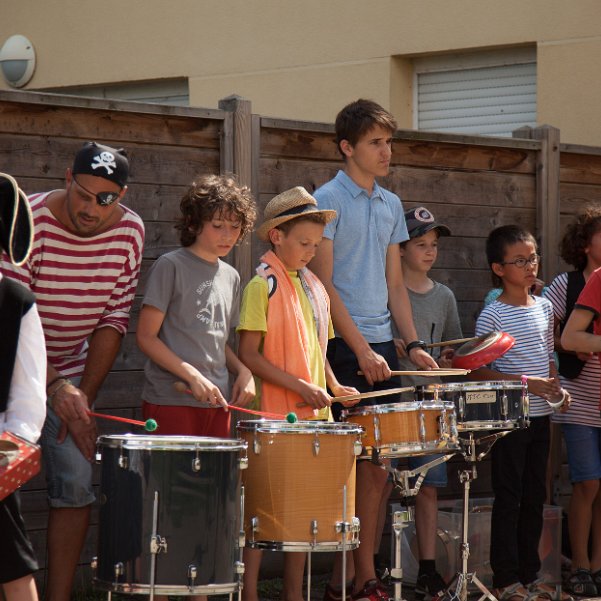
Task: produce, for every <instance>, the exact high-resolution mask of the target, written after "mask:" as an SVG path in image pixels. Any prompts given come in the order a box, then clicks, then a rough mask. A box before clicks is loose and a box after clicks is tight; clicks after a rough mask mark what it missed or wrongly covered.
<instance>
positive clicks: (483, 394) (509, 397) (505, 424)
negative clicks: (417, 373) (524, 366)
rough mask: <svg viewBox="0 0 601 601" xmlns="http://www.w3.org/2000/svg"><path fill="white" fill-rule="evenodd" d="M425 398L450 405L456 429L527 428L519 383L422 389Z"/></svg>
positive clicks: (523, 390) (458, 384)
mask: <svg viewBox="0 0 601 601" xmlns="http://www.w3.org/2000/svg"><path fill="white" fill-rule="evenodd" d="M423 394H424V396H425V397H426V398H432V399H434V400H439V399H442V400H445V401H449V402H452V403H453V404H454V406H455V411H456V413H457V429H458V430H459V431H462V430H465V431H469V430H512V429H514V428H523V427H525V426H527V425H528V401H527V398H528V396H527V389H526V387H525V386H522V384H521V382H513V381H503V380H501V381H498V382H456V383H445V384H430V385H427V386H424V387H423Z"/></svg>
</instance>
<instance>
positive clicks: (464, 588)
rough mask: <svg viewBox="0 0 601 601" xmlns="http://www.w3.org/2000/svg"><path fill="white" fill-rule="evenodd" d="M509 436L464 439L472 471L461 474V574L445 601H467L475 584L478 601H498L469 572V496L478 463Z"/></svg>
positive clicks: (501, 433) (498, 433)
mask: <svg viewBox="0 0 601 601" xmlns="http://www.w3.org/2000/svg"><path fill="white" fill-rule="evenodd" d="M506 434H509V430H504V431H501V432H496V433H495V434H490V435H489V436H484V437H482V438H479V439H474V433H473V432H470V433H469V437H468V438H467V439H465V438H462V439H461V442H462V444H463V446H464V452H463V455H464V458H465V460H466V461H467V462H468V463H471V465H472V467H471V469H467V470H462V471H460V472H459V482H461V483H462V484H463V520H462V527H463V529H462V537H461V572H458V573H457V574H456V575H455V578H453V581H452V582H451V584H450V585H449V586H448V588H447V590H446V591H445V594H444V596H443V600H444V601H467V598H468V586H469V585H470V584H471V583H473V584H475V585H476V587H477V588H478V589H479V590H480V592H481V593H482V594H481V596H480V597H479V598H478V601H483V600H484V599H490V601H497V598H496V597H495V596H494V595H493V594H492V593H491V592H490V591H489V590H488V589H487V588H486V586H485V585H484V583H483V582H482V581H481V580H480V579H479V578H478V577H477V576H476V573H475V572H468V569H467V562H468V559H469V556H470V545H469V540H468V530H469V494H470V486H471V483H472V481H473V480H475V479H476V478H477V477H478V472H477V470H476V462H477V461H481V460H482V459H483V458H484V457H485V456H486V455H487V454H488V453H489V452H490V450H491V448H492V445H493V444H494V443H495V442H496V441H497V440H498V439H499V438H502V437H503V436H505V435H506ZM476 446H484V449H483V450H482V451H481V452H480V453H477V452H476Z"/></svg>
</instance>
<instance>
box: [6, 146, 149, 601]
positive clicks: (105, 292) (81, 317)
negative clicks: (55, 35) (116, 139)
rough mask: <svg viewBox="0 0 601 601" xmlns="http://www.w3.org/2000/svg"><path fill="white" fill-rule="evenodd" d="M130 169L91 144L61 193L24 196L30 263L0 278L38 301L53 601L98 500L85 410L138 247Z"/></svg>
mask: <svg viewBox="0 0 601 601" xmlns="http://www.w3.org/2000/svg"><path fill="white" fill-rule="evenodd" d="M128 174H129V163H128V159H127V155H126V153H125V152H124V151H123V150H122V149H118V150H117V149H114V148H110V147H108V146H105V145H102V144H98V143H96V142H87V143H86V144H84V146H83V147H82V148H81V149H80V150H79V151H78V152H77V154H76V155H75V160H74V162H73V166H72V168H70V169H67V170H66V175H65V182H66V185H65V188H64V189H59V190H53V191H51V192H45V193H41V194H34V195H32V196H30V197H29V202H30V205H31V211H32V214H33V220H34V243H33V249H32V252H31V255H30V257H29V260H28V261H27V262H25V263H24V264H23V265H21V266H15V265H13V264H12V263H10V262H9V261H8V260H6V256H4V257H3V260H2V262H1V263H0V271H1V272H2V273H3V274H4V275H5V276H8V277H11V278H14V279H16V280H18V281H20V282H21V283H22V284H24V285H25V286H26V287H27V288H29V289H30V290H31V291H32V292H33V293H34V294H35V295H36V299H37V305H38V308H39V311H40V316H41V320H42V327H43V329H44V335H45V339H46V355H47V359H48V369H47V380H46V395H47V413H48V414H47V418H46V422H45V424H44V429H43V432H42V438H41V445H42V452H43V457H44V463H45V469H46V477H47V484H48V499H49V503H50V513H49V521H48V582H47V590H46V597H47V599H48V600H49V601H68V600H69V599H70V596H71V588H72V585H73V578H74V574H75V568H76V566H77V563H78V560H79V556H80V553H81V549H82V547H83V544H84V541H85V536H86V532H87V527H88V522H89V516H90V508H91V504H92V502H93V501H94V494H93V491H92V484H91V480H92V468H91V461H92V458H93V454H94V450H95V442H96V426H95V423H94V420H93V419H91V418H90V416H89V415H88V413H87V411H88V410H89V409H90V408H91V407H92V405H93V403H94V401H95V399H96V396H97V393H98V390H99V388H100V386H101V384H102V382H103V381H104V379H105V377H106V375H107V374H108V372H109V370H110V369H111V367H112V365H113V362H114V360H115V358H116V356H117V353H118V351H119V347H120V344H121V338H122V336H123V335H124V334H125V332H126V330H127V323H128V319H129V312H130V308H131V303H132V300H133V297H134V293H135V290H136V285H137V282H138V275H139V269H140V263H141V257H142V246H143V242H144V226H143V223H142V220H141V219H140V217H139V216H138V215H137V214H136V213H134V212H133V211H131V210H130V209H129V208H127V207H125V206H124V205H122V204H121V201H122V199H123V197H124V196H125V193H126V190H127V186H126V183H127V178H128Z"/></svg>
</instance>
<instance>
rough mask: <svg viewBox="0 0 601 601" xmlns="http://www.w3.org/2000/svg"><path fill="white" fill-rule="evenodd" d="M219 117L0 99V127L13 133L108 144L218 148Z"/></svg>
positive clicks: (220, 126) (221, 121) (5, 131)
mask: <svg viewBox="0 0 601 601" xmlns="http://www.w3.org/2000/svg"><path fill="white" fill-rule="evenodd" d="M222 127H223V120H222V119H206V118H196V119H194V118H190V117H183V116H182V117H177V116H169V115H160V114H157V115H153V114H144V113H126V112H123V111H108V110H106V111H102V110H88V109H82V108H67V107H65V108H64V109H63V110H62V111H61V115H60V119H57V118H56V107H54V106H45V105H40V104H23V103H13V102H2V101H0V131H2V132H4V133H10V134H16V135H32V134H34V133H35V135H36V136H60V137H67V138H84V139H94V140H102V141H104V142H106V143H108V144H110V143H111V142H116V143H119V144H121V145H129V144H165V145H178V146H189V147H193V148H199V147H202V148H212V149H215V150H216V149H218V148H219V136H220V131H221V129H222Z"/></svg>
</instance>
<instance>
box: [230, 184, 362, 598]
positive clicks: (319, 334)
mask: <svg viewBox="0 0 601 601" xmlns="http://www.w3.org/2000/svg"><path fill="white" fill-rule="evenodd" d="M335 215H336V212H335V211H331V210H319V209H318V207H317V202H316V200H315V199H314V198H313V197H312V196H311V195H310V194H309V193H308V192H307V191H306V190H305V189H304V188H302V187H300V186H298V187H296V188H292V189H291V190H286V191H285V192H282V193H281V194H278V195H277V196H276V197H275V198H273V199H272V200H271V201H270V202H269V203H268V204H267V206H266V207H265V212H264V222H263V224H262V225H261V226H260V227H259V228H258V229H257V236H258V237H259V238H260V239H261V240H264V241H268V242H270V244H271V248H272V250H269V251H267V252H266V253H265V254H264V255H263V256H262V257H261V263H260V265H259V267H258V268H257V270H256V271H257V275H256V276H255V277H254V278H253V279H252V280H251V281H250V282H249V283H248V285H247V286H246V288H245V290H244V294H243V297H242V307H241V310H240V325H239V326H238V331H239V333H240V345H239V355H240V359H241V360H242V361H243V362H244V364H245V365H246V366H248V367H249V369H250V370H251V371H252V372H253V374H254V375H255V376H257V378H258V379H259V381H260V386H259V389H258V393H257V397H258V399H259V401H260V405H261V410H263V411H268V412H276V413H288V412H290V411H294V412H296V413H297V414H298V417H299V418H300V419H308V418H317V419H324V420H331V413H330V405H331V397H330V395H329V394H328V392H327V391H326V386H327V387H328V388H329V390H330V391H331V392H332V394H333V395H334V396H342V395H348V394H355V393H356V392H357V390H356V389H355V388H351V387H348V386H343V385H341V384H340V383H339V382H338V380H337V379H336V377H335V376H334V373H333V372H332V370H331V368H330V365H329V363H328V361H327V358H326V348H327V343H328V339H329V338H331V337H332V336H333V328H332V322H331V319H330V313H329V306H330V303H329V298H328V295H327V292H326V290H325V288H324V286H323V284H322V283H321V282H320V281H319V279H318V278H317V277H316V276H315V275H314V274H313V273H312V272H311V271H310V270H309V269H308V268H307V264H308V263H309V261H310V260H311V259H312V258H313V256H314V255H315V249H316V248H317V246H318V245H319V243H320V242H321V239H322V236H323V228H324V226H325V225H326V223H328V222H329V221H331V220H332V219H333V218H334V217H335ZM298 403H304V404H306V407H304V408H299V407H298ZM349 404H354V402H352V403H349ZM260 563H261V551H260V550H256V549H244V564H245V572H244V589H243V595H244V599H245V601H257V599H258V597H257V580H258V575H259V567H260ZM304 565H305V554H304V553H286V554H285V568H284V590H283V592H282V600H283V601H302V599H303V594H302V583H303V571H304Z"/></svg>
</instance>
